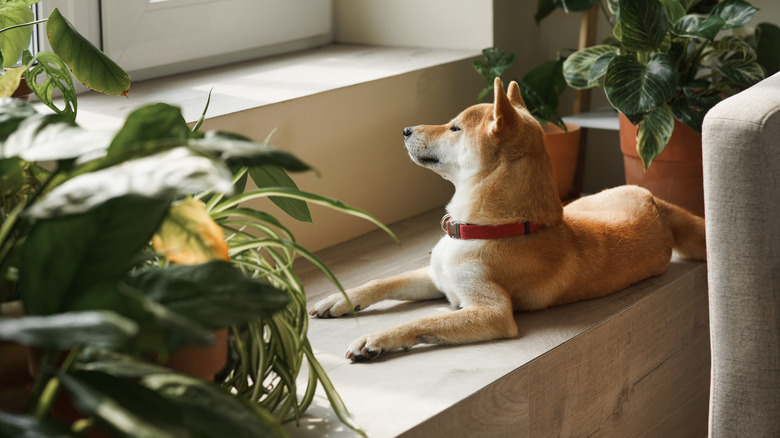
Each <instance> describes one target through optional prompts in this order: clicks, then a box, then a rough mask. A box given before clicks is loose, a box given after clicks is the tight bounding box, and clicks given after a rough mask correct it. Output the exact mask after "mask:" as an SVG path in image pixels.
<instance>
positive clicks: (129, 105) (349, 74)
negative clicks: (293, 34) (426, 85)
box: [39, 44, 479, 128]
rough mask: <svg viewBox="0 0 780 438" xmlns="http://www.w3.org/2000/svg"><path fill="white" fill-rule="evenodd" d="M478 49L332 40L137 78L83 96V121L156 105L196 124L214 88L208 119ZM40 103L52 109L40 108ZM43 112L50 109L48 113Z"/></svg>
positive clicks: (89, 123) (118, 117)
mask: <svg viewBox="0 0 780 438" xmlns="http://www.w3.org/2000/svg"><path fill="white" fill-rule="evenodd" d="M478 54H479V53H478V52H477V51H470V50H444V49H427V48H406V47H379V46H363V45H347V44H332V45H328V46H323V47H319V48H315V49H309V50H305V51H301V52H296V53H291V54H287V55H282V56H276V57H271V58H264V59H260V60H255V61H248V62H242V63H237V64H232V65H228V66H223V67H219V68H212V69H207V70H202V71H197V72H192V73H187V74H181V75H175V76H170V77H166V78H160V79H153V80H148V81H143V82H139V83H134V84H133V86H132V88H131V89H130V92H129V97H128V98H127V99H123V98H121V97H115V96H106V95H103V94H99V93H95V92H89V93H85V94H83V95H81V96H79V116H78V122H79V124H80V125H81V126H83V127H85V128H117V127H119V126H121V124H122V122H123V120H124V118H125V117H126V116H127V114H129V113H130V112H131V111H132V110H133V109H134V108H136V107H138V106H141V105H144V104H148V103H153V102H166V103H169V104H172V105H178V106H180V107H181V108H182V113H183V115H184V118H185V119H186V120H187V122H190V123H191V122H195V121H196V120H197V119H198V118H199V117H200V115H201V113H202V112H203V108H204V106H205V104H206V100H207V96H208V93H209V90H213V91H212V98H211V104H210V106H209V109H208V113H207V117H208V118H215V117H220V116H225V115H228V114H233V113H238V112H242V111H247V110H250V109H254V108H258V107H261V106H264V105H269V104H273V103H279V102H283V101H289V100H293V99H299V98H302V97H306V96H311V95H315V94H319V93H323V92H326V91H331V90H335V89H339V88H344V87H349V86H353V85H357V84H361V83H366V82H371V81H377V80H381V79H385V78H390V77H393V76H397V75H401V74H404V73H408V72H411V71H415V70H422V69H426V68H430V67H434V66H438V65H444V64H447V63H451V62H456V61H462V60H465V59H470V58H473V57H475V56H477V55H478ZM40 108H44V109H45V107H44V106H43V105H39V110H41V109H40ZM41 111H43V110H41Z"/></svg>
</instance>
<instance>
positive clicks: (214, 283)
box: [127, 261, 290, 330]
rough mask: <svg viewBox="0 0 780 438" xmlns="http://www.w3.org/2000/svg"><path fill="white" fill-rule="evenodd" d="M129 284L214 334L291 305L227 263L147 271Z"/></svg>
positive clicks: (272, 289) (280, 294) (285, 297)
mask: <svg viewBox="0 0 780 438" xmlns="http://www.w3.org/2000/svg"><path fill="white" fill-rule="evenodd" d="M127 281H128V285H129V286H130V287H133V288H135V289H138V290H141V291H143V292H144V294H146V296H147V297H149V298H150V299H153V300H155V301H157V302H159V303H161V304H163V305H164V306H166V307H168V308H170V309H171V310H172V311H174V312H176V313H178V314H180V315H183V316H185V317H187V318H189V319H191V320H193V321H196V322H197V323H199V324H201V325H203V326H204V327H207V328H209V329H212V330H214V329H218V328H222V327H228V326H231V325H238V324H242V323H245V322H249V321H254V320H256V319H258V318H268V317H270V316H271V315H272V314H274V313H275V312H277V311H279V310H280V309H282V308H284V306H286V305H287V303H289V301H290V299H289V297H288V295H287V294H286V293H285V292H283V291H280V290H279V289H277V288H275V287H273V286H272V285H271V284H270V283H268V282H267V281H264V280H259V279H254V278H251V277H248V276H246V275H244V274H243V273H242V272H241V271H239V270H237V269H236V268H234V267H233V266H232V265H231V264H230V263H229V262H223V261H213V262H208V263H204V264H201V265H173V266H169V267H168V268H165V269H146V270H143V271H140V272H137V273H135V274H133V275H132V276H131V277H130V278H129V279H128V280H127Z"/></svg>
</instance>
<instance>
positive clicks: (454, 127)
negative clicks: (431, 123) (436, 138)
mask: <svg viewBox="0 0 780 438" xmlns="http://www.w3.org/2000/svg"><path fill="white" fill-rule="evenodd" d="M450 131H452V132H458V131H460V128H459V127H458V126H455V125H452V126H450Z"/></svg>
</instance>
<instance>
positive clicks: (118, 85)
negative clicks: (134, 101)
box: [46, 8, 130, 96]
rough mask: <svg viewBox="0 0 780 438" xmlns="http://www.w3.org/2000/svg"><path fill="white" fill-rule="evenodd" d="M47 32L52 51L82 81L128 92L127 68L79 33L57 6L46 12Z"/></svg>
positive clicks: (98, 88)
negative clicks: (47, 17) (125, 69)
mask: <svg viewBox="0 0 780 438" xmlns="http://www.w3.org/2000/svg"><path fill="white" fill-rule="evenodd" d="M46 35H47V36H48V37H49V44H51V48H52V50H53V51H54V53H56V54H57V55H59V56H60V58H62V60H63V61H65V63H66V64H68V66H69V67H70V69H71V71H72V72H73V75H74V76H76V79H78V80H79V81H80V82H81V83H83V84H84V85H86V86H87V87H89V88H91V89H93V90H95V91H99V92H101V93H106V94H113V95H123V96H126V95H127V92H128V91H129V90H130V76H129V75H128V74H127V72H125V71H124V70H122V68H121V67H119V66H118V65H117V64H116V63H115V62H114V61H112V60H111V59H110V58H109V57H108V56H106V55H105V54H104V53H103V52H101V51H100V49H98V48H97V47H95V46H94V45H93V44H92V43H90V42H89V41H88V40H87V39H86V38H84V37H83V36H81V34H79V33H78V31H77V30H76V29H75V28H74V27H73V25H72V24H70V22H69V21H68V20H66V19H65V17H63V16H62V14H60V11H59V10H58V9H56V8H55V9H54V10H53V11H52V12H51V14H50V15H49V21H48V23H47V24H46Z"/></svg>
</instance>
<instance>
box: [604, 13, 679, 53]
mask: <svg viewBox="0 0 780 438" xmlns="http://www.w3.org/2000/svg"><path fill="white" fill-rule="evenodd" d="M619 24H620V32H619V33H620V35H615V37H616V38H617V39H618V40H619V41H620V42H621V44H623V47H625V48H626V49H627V50H630V51H633V52H645V51H651V50H655V49H657V48H658V46H660V45H661V43H662V42H663V40H664V36H665V35H666V31H667V29H668V19H667V16H666V10H665V9H664V7H663V5H661V3H660V2H659V1H658V0H620V21H619Z"/></svg>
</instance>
